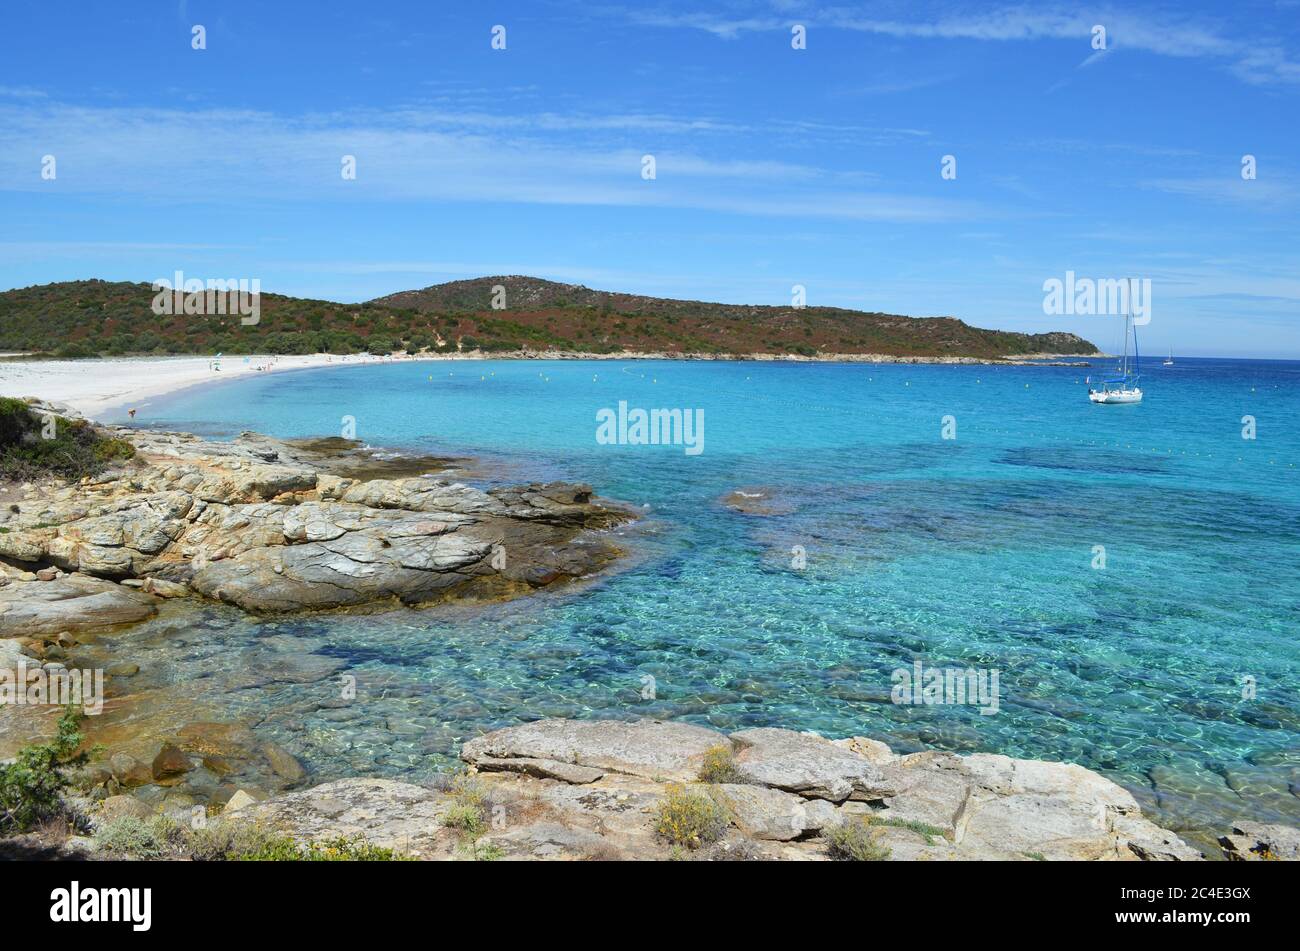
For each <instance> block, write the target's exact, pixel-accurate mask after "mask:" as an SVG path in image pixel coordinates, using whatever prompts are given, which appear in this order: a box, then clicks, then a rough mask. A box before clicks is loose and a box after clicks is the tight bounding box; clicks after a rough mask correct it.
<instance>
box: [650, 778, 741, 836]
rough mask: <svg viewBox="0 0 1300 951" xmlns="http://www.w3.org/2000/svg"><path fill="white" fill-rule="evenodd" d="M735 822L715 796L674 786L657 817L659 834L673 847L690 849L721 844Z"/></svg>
mask: <svg viewBox="0 0 1300 951" xmlns="http://www.w3.org/2000/svg"><path fill="white" fill-rule="evenodd" d="M730 821H731V817H730V814H729V813H728V812H727V808H726V807H725V806H723V805H722V803H720V802H718V800H717V799H716V798H715V797H714V796H713V795H712V793H711V792H699V791H697V790H694V789H688V788H687V787H685V786H682V785H681V784H679V783H670V784H669V785H668V786H667V787H666V788H665V790H664V796H663V798H662V799H661V800H660V801H659V806H658V809H657V811H656V814H655V831H656V832H657V833H658V834H659V835H661V836H662V837H663V838H664V839H666V840H667V841H668V842H670V843H671V844H672V845H675V846H679V847H682V848H687V849H698V848H700V847H701V846H704V845H708V844H709V843H712V842H717V841H718V840H719V839H721V838H722V836H723V835H724V834H725V833H726V831H727V826H728V824H729V823H730Z"/></svg>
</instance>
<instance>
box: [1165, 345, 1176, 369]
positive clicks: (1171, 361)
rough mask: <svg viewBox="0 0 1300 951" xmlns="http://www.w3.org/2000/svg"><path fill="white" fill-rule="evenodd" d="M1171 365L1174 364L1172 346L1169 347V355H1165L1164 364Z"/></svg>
mask: <svg viewBox="0 0 1300 951" xmlns="http://www.w3.org/2000/svg"><path fill="white" fill-rule="evenodd" d="M1173 365H1174V348H1173V347H1170V348H1169V356H1167V357H1165V366H1167V367H1171V366H1173Z"/></svg>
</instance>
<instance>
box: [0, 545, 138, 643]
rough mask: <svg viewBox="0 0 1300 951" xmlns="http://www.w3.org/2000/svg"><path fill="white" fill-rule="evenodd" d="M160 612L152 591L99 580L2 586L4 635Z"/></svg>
mask: <svg viewBox="0 0 1300 951" xmlns="http://www.w3.org/2000/svg"><path fill="white" fill-rule="evenodd" d="M0 537H3V536H0ZM156 610H157V609H156V607H155V605H154V599H153V598H151V597H149V596H148V595H146V594H142V593H141V592H139V591H133V590H132V589H130V588H124V587H122V586H121V585H119V584H114V583H113V582H111V581H105V580H103V579H100V578H90V577H87V576H85V575H80V574H75V575H68V576H66V577H63V578H58V579H56V580H54V581H30V582H24V581H18V582H13V583H11V584H8V585H5V586H4V587H0V638H6V637H18V636H19V635H26V636H39V637H49V636H52V635H55V634H58V633H59V632H60V631H78V630H90V629H96V628H105V627H113V626H115V625H119V624H129V623H132V622H135V621H143V620H144V619H145V618H148V617H151V616H153V614H154V613H155V611H156Z"/></svg>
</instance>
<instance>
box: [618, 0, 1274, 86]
mask: <svg viewBox="0 0 1300 951" xmlns="http://www.w3.org/2000/svg"><path fill="white" fill-rule="evenodd" d="M931 11H932V12H931ZM927 12H930V15H929V16H927ZM625 15H626V16H627V17H628V18H629V19H630V20H631V21H632V22H634V23H638V24H641V25H645V26H659V27H678V28H687V29H695V30H702V31H704V32H706V33H710V34H713V35H714V36H718V37H721V38H723V39H735V38H737V37H739V36H740V35H742V34H744V33H748V32H759V31H763V32H766V31H776V30H789V28H790V24H791V23H795V22H798V23H803V24H804V25H806V26H808V28H809V29H810V30H811V29H813V28H815V27H818V28H831V29H841V30H854V31H858V32H862V33H872V34H876V35H879V36H888V37H893V38H896V39H931V40H971V41H992V42H1027V41H1033V40H1077V41H1079V42H1081V43H1086V42H1088V41H1089V40H1090V39H1091V35H1092V28H1093V27H1094V26H1096V25H1101V26H1104V27H1105V29H1106V36H1107V50H1108V51H1112V50H1125V49H1132V50H1142V51H1144V52H1148V53H1154V54H1156V55H1159V56H1174V57H1192V58H1206V59H1210V60H1215V61H1218V62H1221V63H1223V64H1225V65H1226V66H1227V68H1228V69H1230V70H1231V72H1232V73H1233V74H1234V75H1236V76H1237V77H1238V78H1239V79H1241V80H1243V81H1245V82H1248V83H1255V84H1266V83H1300V61H1297V60H1296V59H1295V58H1294V56H1293V55H1292V54H1291V53H1290V52H1289V51H1288V50H1287V49H1286V48H1285V47H1283V46H1282V45H1281V44H1280V43H1279V42H1278V40H1277V37H1276V34H1275V33H1273V32H1268V31H1267V26H1266V24H1265V23H1263V22H1262V21H1260V20H1258V19H1257V20H1256V22H1257V23H1258V24H1259V29H1260V32H1259V33H1257V34H1255V35H1250V36H1229V35H1226V34H1224V33H1222V32H1221V31H1220V29H1219V28H1218V27H1216V26H1214V25H1211V24H1204V23H1197V22H1194V20H1192V19H1191V18H1190V17H1188V15H1187V14H1186V12H1185V11H1180V12H1179V15H1178V17H1177V18H1174V17H1172V16H1168V15H1163V14H1160V13H1157V12H1149V13H1148V12H1138V11H1133V10H1128V9H1124V8H1121V7H1114V6H1108V5H1098V6H1092V7H1087V8H1084V9H1078V8H1071V7H1063V6H1060V7H1055V8H1052V7H1048V8H1032V7H1028V6H1005V7H1001V8H996V9H992V10H983V11H977V12H969V13H968V12H962V13H951V12H947V11H946V10H945V9H943V8H940V7H937V6H935V5H933V4H929V5H927V4H917V5H915V6H914V7H913V8H911V9H909V10H908V15H907V16H902V17H888V18H887V17H879V16H871V15H868V14H865V13H863V12H862V11H860V10H856V9H854V8H850V7H819V6H815V5H813V4H806V3H799V2H787V0H774V2H772V3H769V4H767V5H765V6H764V7H763V8H762V12H759V13H753V14H742V15H728V14H725V13H723V14H715V13H699V12H691V13H673V12H666V11H649V10H642V9H632V10H628V11H625ZM1097 58H1098V57H1096V56H1095V55H1090V56H1089V57H1088V59H1086V60H1085V61H1084V63H1083V64H1082V65H1089V64H1090V63H1092V62H1095V61H1096V59H1097Z"/></svg>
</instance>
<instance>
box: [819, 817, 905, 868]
mask: <svg viewBox="0 0 1300 951" xmlns="http://www.w3.org/2000/svg"><path fill="white" fill-rule="evenodd" d="M826 847H827V849H828V850H829V852H830V855H831V858H833V859H839V860H840V861H843V862H884V861H885V860H887V859H888V858H889V855H890V852H889V848H888V847H887V846H884V845H881V844H880V830H878V829H873V828H871V823H870V821H869V820H867V819H864V818H861V817H858V818H855V819H848V820H846V821H845V822H842V823H840V824H839V825H837V826H835V827H833V828H832V829H830V831H828V832H827V833H826Z"/></svg>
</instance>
